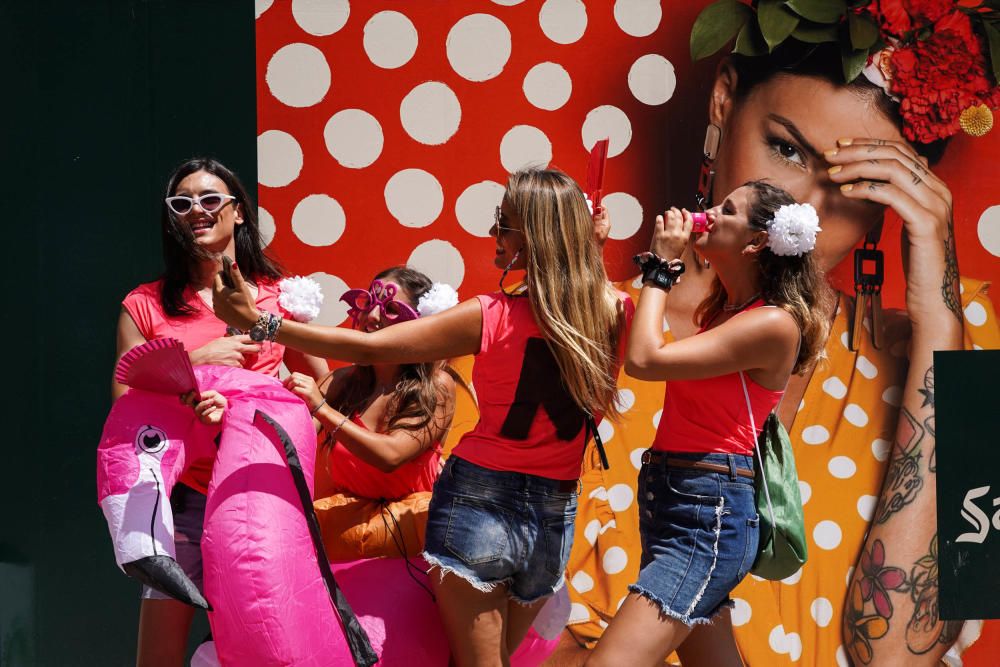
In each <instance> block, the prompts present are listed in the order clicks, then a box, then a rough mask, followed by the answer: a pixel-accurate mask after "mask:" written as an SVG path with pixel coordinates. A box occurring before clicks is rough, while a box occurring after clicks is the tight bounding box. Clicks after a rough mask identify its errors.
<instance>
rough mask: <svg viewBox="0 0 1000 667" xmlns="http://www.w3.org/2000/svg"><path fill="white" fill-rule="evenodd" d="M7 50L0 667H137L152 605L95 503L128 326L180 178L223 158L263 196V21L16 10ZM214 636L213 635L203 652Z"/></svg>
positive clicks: (8, 17) (242, 9)
mask: <svg viewBox="0 0 1000 667" xmlns="http://www.w3.org/2000/svg"><path fill="white" fill-rule="evenodd" d="M0 44H2V47H0V48H3V64H4V73H5V82H4V87H5V91H6V92H7V94H6V95H5V99H4V102H3V104H2V105H0V107H2V108H3V110H2V113H3V114H4V118H3V120H4V122H3V127H4V132H3V139H2V140H0V141H2V142H3V144H2V146H0V148H2V154H3V184H4V187H3V190H4V192H5V197H4V199H5V202H4V207H3V212H4V218H3V219H4V222H3V231H4V234H3V246H4V266H5V269H6V276H7V278H6V281H5V284H7V285H8V288H7V289H6V290H5V293H7V294H10V295H11V296H12V298H13V303H12V304H10V305H8V308H9V310H8V311H7V317H5V318H4V320H5V327H6V329H7V331H6V332H5V333H6V335H5V336H4V340H5V341H6V342H7V345H6V347H7V349H8V354H7V357H8V359H9V360H10V361H9V363H10V366H11V367H10V368H9V371H8V387H9V388H10V389H11V390H13V391H9V393H11V394H12V396H10V397H9V398H8V399H6V400H5V401H4V406H5V408H4V410H5V420H4V423H5V424H6V425H7V426H8V430H7V434H6V438H5V447H4V460H3V463H2V464H0V494H2V495H0V507H2V508H3V509H2V515H0V517H2V518H0V664H2V665H4V667H7V666H8V665H9V666H11V667H13V666H19V665H32V666H34V665H42V666H44V665H53V666H54V665H59V666H61V667H64V666H69V665H110V666H114V665H132V664H134V663H135V641H136V627H137V619H138V610H139V600H138V592H139V587H138V585H137V584H136V583H135V582H133V581H132V580H130V579H128V578H126V577H125V576H124V575H123V574H121V572H119V571H118V569H117V568H116V566H115V563H114V556H113V553H112V550H111V544H110V540H109V539H108V533H107V527H106V524H105V523H104V519H103V517H102V515H101V512H100V509H99V508H98V506H97V503H96V486H95V469H96V468H95V450H96V446H97V442H98V439H99V437H100V431H101V426H102V424H103V421H104V417H105V416H106V414H107V411H108V407H109V388H110V385H109V383H110V377H111V371H112V364H113V361H114V331H115V322H116V318H117V315H118V311H119V302H120V301H121V298H122V297H123V296H124V295H125V293H126V292H127V291H128V290H129V289H131V288H132V287H134V286H135V285H137V284H138V283H139V282H142V281H145V280H150V279H153V278H155V277H156V275H157V273H158V272H159V270H160V266H161V260H160V241H159V217H158V216H159V198H160V197H161V196H162V188H163V184H164V182H165V180H166V177H167V175H168V173H169V172H170V170H171V169H172V168H173V166H174V165H175V164H176V163H178V162H180V161H181V160H183V159H184V158H187V157H190V156H192V155H198V154H209V155H213V156H215V157H218V158H219V159H221V160H222V161H223V162H224V163H226V164H227V165H229V166H230V167H231V168H233V169H234V170H235V171H236V172H237V173H238V174H240V176H241V177H242V178H243V179H244V181H245V182H247V183H248V185H250V186H251V190H252V186H253V184H254V182H255V181H256V178H255V176H256V118H255V110H256V100H255V92H254V63H255V59H254V7H253V3H252V2H249V1H248V0H213V1H206V0H202V1H196V0H145V1H139V0H133V1H131V2H129V1H127V0H103V1H101V0H86V1H84V2H76V1H72V2H71V1H60V0H31V2H4V3H0ZM22 341H24V342H26V343H27V348H25V347H24V345H23V343H22ZM206 631H207V624H206V623H205V621H204V618H202V619H201V621H200V626H198V627H197V628H196V630H195V631H194V633H193V634H196V635H198V636H199V638H200V636H203V635H204V633H205V632H206Z"/></svg>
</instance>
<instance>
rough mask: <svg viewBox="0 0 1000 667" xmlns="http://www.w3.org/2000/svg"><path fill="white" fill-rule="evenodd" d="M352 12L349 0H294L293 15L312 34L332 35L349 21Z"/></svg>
mask: <svg viewBox="0 0 1000 667" xmlns="http://www.w3.org/2000/svg"><path fill="white" fill-rule="evenodd" d="M350 14H351V3H350V2H348V0H292V16H293V17H295V22H296V23H298V24H299V27H300V28H302V29H303V30H305V31H306V32H308V33H309V34H310V35H316V36H317V37H324V36H326V35H332V34H333V33H335V32H337V31H338V30H340V29H341V28H343V27H344V24H346V23H347V17H348V16H350Z"/></svg>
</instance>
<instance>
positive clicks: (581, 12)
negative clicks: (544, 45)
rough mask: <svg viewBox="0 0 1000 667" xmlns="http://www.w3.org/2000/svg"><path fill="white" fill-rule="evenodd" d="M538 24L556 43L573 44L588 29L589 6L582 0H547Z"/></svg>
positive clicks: (540, 13) (539, 14) (539, 15)
mask: <svg viewBox="0 0 1000 667" xmlns="http://www.w3.org/2000/svg"><path fill="white" fill-rule="evenodd" d="M538 24H539V25H540V26H542V32H544V33H545V36H546V37H548V38H549V39H551V40H552V41H553V42H555V43H556V44H572V43H573V42H575V41H576V40H578V39H580V38H581V37H583V33H584V32H586V30H587V8H586V7H585V6H584V4H583V2H581V0H545V4H543V5H542V11H540V12H539V13H538Z"/></svg>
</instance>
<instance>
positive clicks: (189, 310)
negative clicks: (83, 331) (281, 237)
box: [111, 158, 328, 667]
mask: <svg viewBox="0 0 1000 667" xmlns="http://www.w3.org/2000/svg"><path fill="white" fill-rule="evenodd" d="M160 224H161V233H162V239H163V263H164V272H163V276H162V277H161V278H160V279H159V280H157V281H155V282H151V283H145V284H143V285H140V286H139V287H137V288H136V289H134V290H132V291H131V292H129V294H128V295H127V296H126V297H125V299H124V300H123V301H122V311H121V314H120V315H119V317H118V331H117V349H118V352H117V353H118V358H121V356H122V355H124V354H125V353H126V352H128V351H129V350H131V349H132V348H133V347H135V346H136V345H141V344H142V343H145V342H146V341H148V340H153V339H156V338H167V337H170V338H177V339H179V340H180V341H181V342H182V343H184V346H185V347H186V348H187V349H188V351H189V355H190V357H191V363H192V364H216V365H222V366H241V367H243V368H248V369H250V370H255V371H259V372H261V373H265V374H267V375H277V374H278V368H279V367H280V365H281V363H282V361H284V362H285V363H286V364H287V365H288V367H289V368H290V369H293V370H298V371H301V372H304V373H308V374H310V375H314V376H317V377H320V376H322V375H325V374H326V373H327V368H328V367H327V365H326V362H325V361H323V360H322V359H319V358H316V357H308V356H306V355H303V354H302V353H300V352H296V351H294V350H287V351H286V348H285V347H284V346H282V345H275V344H264V345H258V344H256V343H254V342H253V341H252V340H250V337H249V336H248V335H246V334H242V333H237V335H227V330H226V324H225V322H222V321H221V320H220V319H218V318H217V317H216V316H215V314H214V313H213V312H212V292H211V281H212V278H213V277H214V276H215V274H216V272H217V271H218V270H219V266H220V261H221V259H220V258H221V257H222V256H223V255H225V256H228V257H230V258H231V259H233V260H234V261H236V262H238V263H239V265H240V266H241V267H242V269H243V271H245V272H246V274H247V276H248V280H249V286H248V288H249V290H250V294H251V295H252V298H253V299H254V301H255V303H257V304H258V306H260V307H262V308H268V309H270V310H274V311H280V307H279V305H278V280H280V279H281V278H282V273H281V269H280V267H279V266H278V265H277V264H276V263H275V262H274V261H273V260H271V259H270V258H269V257H268V256H267V254H266V253H265V252H264V250H263V247H262V246H263V243H262V241H261V235H260V230H259V228H258V226H257V209H256V207H255V206H254V205H253V203H252V202H251V201H250V198H249V196H248V195H247V192H246V189H245V188H244V187H243V185H242V183H240V181H239V179H238V178H237V177H236V175H235V174H234V173H233V172H232V171H230V170H229V169H227V168H226V167H225V166H224V165H222V164H221V163H219V162H217V161H216V160H212V159H208V158H199V159H192V160H188V161H186V162H184V163H183V164H181V165H180V166H179V167H178V168H177V169H175V170H174V172H173V174H171V176H170V179H169V181H168V182H167V188H166V198H165V200H164V203H163V209H162V214H161V223H160ZM127 390H128V387H126V386H124V385H121V384H118V383H116V382H114V381H112V388H111V396H112V400H114V399H117V398H118V397H119V396H121V395H122V394H124V393H125V392H126V391H127ZM211 472H212V462H211V461H210V460H201V461H195V462H194V463H193V464H192V465H191V467H190V468H189V470H188V471H187V472H186V473H185V475H183V476H182V477H181V479H180V482H179V483H178V484H177V485H176V486H175V488H174V491H173V493H172V495H171V499H170V501H171V504H172V505H173V506H174V530H175V534H176V543H177V561H178V563H180V565H181V566H182V567H183V568H184V570H185V572H186V573H187V574H188V576H189V577H190V578H191V580H192V581H194V582H195V583H196V584H197V585H198V587H199V588H201V528H202V523H203V520H204V514H205V496H204V494H205V491H206V488H207V486H208V482H209V478H210V477H211ZM142 597H143V600H142V607H141V610H140V614H139V647H138V657H137V661H136V662H137V664H138V665H139V666H140V667H142V666H144V665H156V666H160V665H162V666H165V667H166V666H171V667H172V666H179V665H182V664H183V662H184V656H185V653H186V648H187V637H188V631H189V629H190V626H191V619H192V618H193V614H194V610H193V608H192V607H190V606H188V605H186V604H184V603H182V602H179V601H177V600H174V599H172V598H169V597H168V596H166V595H164V594H162V593H160V592H159V591H156V590H153V589H151V588H149V587H143V594H142Z"/></svg>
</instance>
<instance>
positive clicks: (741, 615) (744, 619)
mask: <svg viewBox="0 0 1000 667" xmlns="http://www.w3.org/2000/svg"><path fill="white" fill-rule="evenodd" d="M751 616H753V609H751V608H750V603H749V602H747V601H746V600H744V599H743V598H733V610H732V612H730V615H729V618H730V620H732V622H733V627H735V628H738V627H740V626H741V625H746V624H747V623H749V622H750V617H751Z"/></svg>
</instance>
